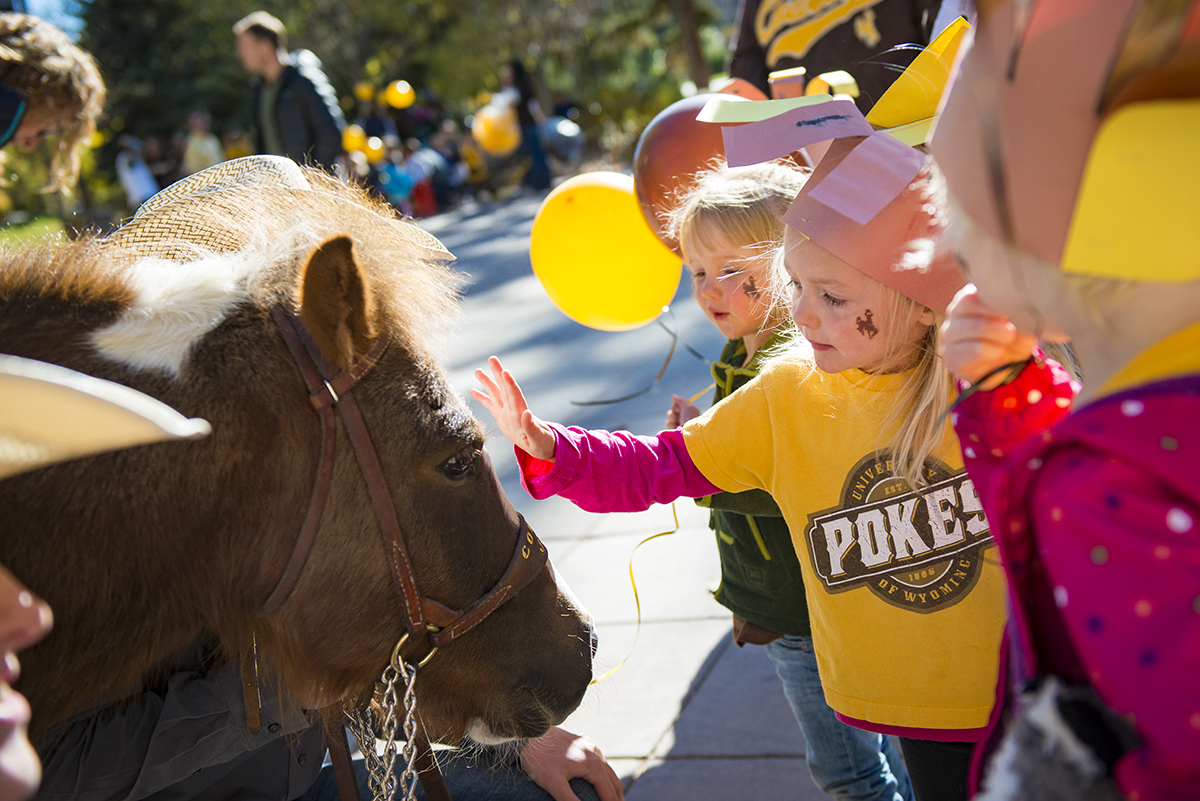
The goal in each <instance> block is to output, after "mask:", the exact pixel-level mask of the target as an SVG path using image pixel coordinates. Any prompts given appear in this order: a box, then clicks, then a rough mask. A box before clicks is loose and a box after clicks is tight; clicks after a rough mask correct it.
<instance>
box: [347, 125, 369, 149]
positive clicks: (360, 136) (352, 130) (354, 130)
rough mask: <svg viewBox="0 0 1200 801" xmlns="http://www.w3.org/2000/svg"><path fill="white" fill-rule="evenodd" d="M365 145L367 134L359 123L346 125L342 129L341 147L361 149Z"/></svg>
mask: <svg viewBox="0 0 1200 801" xmlns="http://www.w3.org/2000/svg"><path fill="white" fill-rule="evenodd" d="M366 145H367V135H366V134H365V133H363V129H362V126H361V125H347V126H346V130H344V131H342V147H343V148H345V149H346V150H362V149H363V148H364V147H366Z"/></svg>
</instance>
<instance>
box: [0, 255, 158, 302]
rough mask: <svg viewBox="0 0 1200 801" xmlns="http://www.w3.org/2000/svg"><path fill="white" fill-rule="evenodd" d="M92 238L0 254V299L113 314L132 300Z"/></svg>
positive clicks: (117, 270)
mask: <svg viewBox="0 0 1200 801" xmlns="http://www.w3.org/2000/svg"><path fill="white" fill-rule="evenodd" d="M100 250H101V249H100V248H99V247H98V245H97V243H96V242H95V240H85V241H81V242H67V241H65V240H50V241H47V242H43V243H40V244H37V245H33V246H30V247H27V248H24V249H22V250H14V251H5V252H3V253H0V304H3V305H6V306H9V307H10V308H13V309H14V310H15V309H17V308H22V307H24V308H39V309H43V310H51V309H56V308H57V309H62V310H68V309H69V310H95V311H97V312H101V313H105V314H118V313H120V312H121V311H123V310H125V309H126V308H128V307H129V306H130V305H131V304H132V303H133V301H134V299H135V293H134V290H133V288H132V286H131V285H130V284H129V283H128V282H127V281H126V280H125V276H124V273H123V271H122V270H121V269H120V268H119V266H118V265H117V264H116V263H114V262H113V261H111V260H108V259H106V258H105V257H104V256H103V254H102V253H101V252H100Z"/></svg>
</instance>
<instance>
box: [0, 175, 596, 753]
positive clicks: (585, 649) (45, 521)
mask: <svg viewBox="0 0 1200 801" xmlns="http://www.w3.org/2000/svg"><path fill="white" fill-rule="evenodd" d="M214 171H215V172H214ZM448 258H449V254H447V253H446V251H445V250H444V249H443V248H442V247H441V244H440V243H438V242H437V241H436V240H435V239H433V238H432V237H430V236H429V235H427V234H425V233H423V232H421V231H420V230H419V229H416V228H415V227H413V226H410V225H408V224H406V223H402V222H400V221H398V220H396V219H395V216H394V215H393V214H392V213H391V211H390V209H389V208H387V207H385V206H380V205H376V204H375V203H374V202H373V201H371V200H369V199H368V198H367V197H366V196H365V195H363V194H362V193H360V192H358V191H357V190H352V189H349V188H347V187H344V186H342V185H341V184H339V183H338V182H336V181H334V180H332V179H329V178H327V177H325V176H324V175H322V174H320V173H317V172H315V171H309V170H304V171H301V170H300V169H299V168H297V167H296V166H295V165H293V164H291V163H290V162H286V161H283V160H274V159H269V158H267V159H263V158H259V159H243V160H239V161H237V162H229V163H227V164H226V165H222V166H221V167H217V168H213V171H206V172H205V173H201V174H199V175H197V176H193V178H192V179H188V180H187V181H184V182H182V184H179V185H176V187H173V188H172V190H170V191H169V192H168V193H166V194H164V195H160V196H158V197H157V198H155V199H154V200H152V201H151V202H150V204H148V205H147V206H145V207H143V209H142V211H141V212H139V214H138V216H137V217H135V218H134V220H133V221H132V222H131V223H130V224H129V225H127V226H126V227H125V228H123V229H121V230H119V231H118V232H117V233H116V234H114V235H113V236H112V237H110V238H108V239H106V240H93V241H89V242H84V243H77V244H66V243H62V244H55V245H48V246H43V247H40V248H37V249H34V250H30V251H26V252H20V253H8V254H0V352H5V353H12V354H17V355H20V356H25V357H29V358H33V359H41V360H44V361H48V362H53V363H56V364H61V365H64V366H66V367H70V368H72V369H75V370H79V371H81V372H84V373H88V374H91V375H94V376H99V377H101V378H106V379H109V380H112V381H117V382H119V383H122V384H126V385H128V386H131V387H134V388H136V389H139V390H141V391H143V392H145V393H147V394H150V395H152V396H154V397H157V398H159V399H161V400H162V401H164V402H166V403H167V404H169V405H171V406H173V407H175V408H176V409H178V410H180V411H181V412H183V413H184V414H186V415H188V416H194V417H202V418H204V419H206V420H208V421H209V422H210V423H211V424H212V429H213V431H212V435H211V436H210V437H208V438H207V439H205V440H200V441H196V442H183V443H179V442H174V443H164V444H157V445H148V446H142V447H139V448H134V449H131V450H126V451H119V452H114V453H110V454H106V455H99V456H94V457H89V458H86V459H81V460H79V461H76V462H71V463H66V464H62V465H58V466H55V467H50V468H46V469H43V470H39V471H35V472H32V473H28V474H26V475H24V476H20V477H16V478H13V479H9V480H7V481H3V482H0V510H3V511H2V512H0V515H2V519H3V524H2V526H3V534H2V535H0V563H3V564H5V565H6V566H8V567H9V569H11V570H12V572H13V573H14V574H16V575H18V576H20V577H21V579H22V580H23V581H24V582H25V583H26V584H27V585H28V586H29V587H30V588H31V589H33V590H34V591H36V592H37V593H38V594H40V595H41V596H42V597H44V598H45V599H46V600H47V601H48V602H49V603H50V605H51V607H52V608H53V610H54V615H55V626H54V630H53V632H52V633H51V634H50V636H49V637H47V638H46V640H45V641H44V642H43V643H42V644H41V645H39V646H37V647H35V648H33V649H32V650H30V651H28V652H26V654H24V655H23V656H22V661H23V663H24V671H23V675H22V677H21V682H20V688H21V690H22V691H23V692H24V693H25V695H26V696H27V697H28V699H29V701H30V703H31V705H32V707H33V730H32V734H33V736H34V738H35V739H36V738H38V737H40V736H42V735H44V734H45V733H47V732H49V731H50V730H52V729H54V728H55V727H56V726H59V725H60V724H62V723H64V722H65V721H67V720H69V719H71V718H72V717H73V716H76V715H78V714H80V713H81V712H82V711H83V710H94V709H96V708H97V707H98V705H99V706H102V705H103V704H104V703H107V702H112V701H114V700H117V699H122V698H125V697H128V696H129V695H130V694H132V693H136V692H138V691H140V690H141V688H143V687H144V686H146V685H147V684H148V683H150V682H153V681H155V680H156V677H157V673H158V672H159V671H160V669H161V668H160V666H162V665H163V664H164V663H165V662H166V661H167V660H169V659H170V658H171V657H172V655H175V654H178V653H180V652H181V651H182V650H185V649H187V648H188V647H189V646H190V645H191V644H193V643H196V642H200V641H203V642H207V643H212V644H215V646H216V649H215V653H216V660H217V663H218V664H219V663H220V662H224V661H229V660H233V659H237V658H239V656H240V655H242V654H246V653H249V652H250V651H251V648H252V646H253V645H254V644H255V643H256V645H257V653H258V663H259V669H260V671H261V672H263V673H266V674H267V675H268V677H269V678H272V679H273V680H274V682H275V683H276V684H277V686H278V687H279V688H280V690H281V691H282V693H283V694H284V695H285V696H287V697H290V698H292V699H293V700H295V701H296V702H297V703H298V704H300V705H302V706H304V707H305V708H313V707H317V706H325V705H327V704H337V703H342V702H349V701H350V700H352V699H359V700H360V701H361V700H362V699H365V698H367V697H369V692H370V688H371V686H372V684H373V682H374V680H375V679H376V678H377V677H378V676H379V674H380V673H381V671H382V670H383V668H384V666H385V665H386V664H387V663H388V658H389V655H390V654H391V651H392V648H393V645H394V644H395V643H396V642H397V641H398V640H399V638H400V636H401V635H402V634H403V633H404V631H405V624H404V622H403V619H402V616H401V611H402V610H401V603H400V597H399V593H398V591H397V585H396V579H395V578H394V577H393V573H392V567H391V557H390V555H389V553H388V552H387V550H386V549H385V546H384V544H383V541H382V540H381V538H380V533H379V529H380V524H379V523H378V522H377V519H376V515H375V511H374V508H373V506H372V501H371V498H370V497H369V494H368V489H367V487H366V485H365V483H364V478H363V473H362V471H361V470H360V468H359V465H358V463H357V462H356V459H355V455H354V452H353V451H352V449H350V448H349V447H347V446H345V444H344V443H345V439H344V435H345V432H344V430H343V425H342V423H341V422H339V423H338V424H337V425H338V442H339V447H338V449H337V450H336V456H335V458H334V461H333V469H332V478H331V482H330V484H329V486H330V489H329V495H328V500H327V503H326V505H325V508H324V513H323V515H322V516H321V518H320V521H321V522H320V526H319V528H318V529H317V533H316V537H315V540H314V543H313V545H312V548H311V552H310V553H309V555H308V558H307V561H306V562H305V563H304V566H303V569H302V571H301V572H300V573H299V576H298V580H297V582H296V584H295V586H294V589H293V590H292V591H291V592H290V594H288V595H287V598H286V601H285V602H284V603H283V604H282V606H281V607H280V608H278V610H277V611H274V612H272V613H270V614H266V615H261V614H260V612H261V611H262V608H263V605H264V601H265V600H266V599H267V598H268V596H271V595H272V594H273V590H274V588H275V587H276V586H277V584H278V582H279V580H280V576H281V574H282V573H283V572H284V568H285V564H287V563H288V562H289V557H290V555H291V553H292V550H293V545H294V543H295V542H296V539H297V533H298V532H299V531H300V529H301V526H302V525H303V521H304V519H305V516H306V512H307V510H308V507H309V500H310V495H311V493H312V492H313V485H314V473H315V472H316V471H317V462H318V459H317V451H318V447H317V443H318V437H319V435H318V421H317V416H316V415H315V414H314V413H313V411H312V409H310V407H309V403H308V394H309V392H308V389H307V388H306V387H305V385H304V383H303V381H302V379H301V375H300V373H299V371H298V369H297V366H296V364H295V363H294V362H293V359H292V357H291V356H290V355H289V352H288V349H287V347H285V342H284V340H283V338H282V336H281V332H280V327H279V326H278V325H277V323H276V322H275V321H274V320H273V316H272V309H273V308H274V307H276V306H280V307H282V308H283V309H285V310H287V312H288V313H289V314H290V313H295V315H296V316H297V317H298V318H299V320H301V321H302V322H303V323H304V324H305V325H306V326H307V328H308V330H309V331H310V332H311V334H312V338H313V339H314V340H315V342H316V345H317V346H318V347H319V350H320V354H321V356H323V358H324V360H325V361H326V362H328V363H329V364H330V365H333V366H334V367H335V368H337V369H345V368H347V367H349V366H350V365H353V364H355V363H356V362H357V361H358V360H360V359H361V358H363V356H364V355H365V354H367V353H368V352H372V348H373V346H374V345H375V344H376V343H377V342H379V340H380V337H381V336H382V335H383V334H384V333H386V334H388V335H389V336H390V340H389V341H388V343H387V346H386V348H385V349H383V351H382V355H381V356H380V358H379V361H378V363H376V364H375V365H374V366H373V368H372V369H371V371H370V372H369V373H368V374H367V375H366V376H365V377H364V378H363V379H362V381H361V382H360V383H359V384H358V386H357V387H356V388H355V390H354V398H355V400H356V401H357V404H358V407H359V409H360V410H361V412H362V416H363V417H364V418H365V420H366V423H367V427H368V428H369V433H370V439H371V441H372V442H373V444H374V449H375V451H376V452H377V454H378V457H379V461H380V463H381V465H382V468H383V474H384V477H385V478H386V485H387V488H388V490H389V492H390V496H391V501H392V503H393V504H394V506H395V508H396V512H397V517H398V519H399V521H400V522H401V527H402V530H403V533H404V538H405V540H406V544H407V548H408V552H409V555H410V557H411V561H412V564H413V573H414V575H415V580H416V582H417V583H418V584H419V587H420V591H421V594H422V595H423V596H425V597H426V598H430V599H434V600H435V601H436V602H437V604H440V605H443V606H444V607H449V608H450V609H459V610H461V609H466V608H467V607H469V606H470V605H471V604H472V603H473V602H475V601H476V600H477V599H479V598H480V597H482V596H483V595H484V594H485V593H487V592H488V591H489V590H490V589H491V588H492V586H493V585H494V584H496V582H497V579H498V578H499V577H500V576H501V574H502V573H504V571H505V568H506V566H507V565H508V563H509V560H510V557H511V556H512V555H513V553H514V546H515V544H516V543H517V536H518V520H517V516H516V514H515V512H514V511H513V510H512V508H511V506H510V505H509V503H508V501H507V499H506V498H505V497H504V494H503V491H502V490H501V489H500V487H499V484H498V483H497V481H496V479H495V476H494V474H493V473H492V470H491V466H490V463H489V462H488V460H487V458H486V456H485V455H484V453H483V451H482V447H483V441H484V436H483V432H482V431H481V429H480V426H479V424H478V423H477V422H476V420H475V419H474V418H473V417H472V416H471V414H470V412H469V411H468V409H467V407H466V405H465V403H464V402H463V400H462V399H461V398H460V397H459V396H458V395H457V394H455V393H454V392H453V391H452V390H451V388H450V387H449V386H448V384H447V380H446V377H445V375H444V373H443V371H442V370H441V368H440V367H439V366H438V364H437V363H436V362H435V360H434V357H433V356H432V355H431V353H430V351H429V350H428V348H427V347H426V345H425V344H424V343H425V342H426V341H427V340H429V339H430V336H431V335H432V334H434V333H436V332H437V330H438V328H439V327H440V326H442V325H443V322H444V319H445V318H446V316H447V315H448V314H449V313H450V312H452V311H453V309H454V308H455V286H456V284H455V281H456V279H455V278H454V276H453V274H452V273H451V272H450V271H449V270H448V269H447V267H446V262H447V261H448ZM376 350H378V349H376ZM518 550H519V549H518ZM414 639H415V638H414ZM405 648H406V649H407V650H406V651H405V655H406V656H408V657H409V658H410V659H419V658H421V657H423V656H424V655H425V653H427V652H428V651H429V646H428V644H427V643H421V642H411V643H409V644H407V645H406V646H405ZM592 651H593V642H592V633H591V628H590V623H589V622H588V621H587V619H586V617H585V616H584V614H583V613H582V612H581V611H580V610H579V609H577V608H576V607H575V605H574V604H573V603H572V602H571V601H570V600H569V598H568V596H567V595H566V594H564V592H562V591H561V590H560V589H559V588H558V586H557V585H556V583H555V579H554V575H553V571H552V570H551V569H550V568H549V566H548V565H547V567H546V568H544V569H542V570H541V572H540V574H538V575H537V578H536V579H534V580H533V581H532V583H530V584H529V585H528V586H526V587H525V588H524V589H523V590H521V591H520V592H518V593H517V594H516V595H515V596H513V597H512V598H511V599H510V600H509V601H507V602H506V603H504V604H503V605H502V606H500V607H499V609H498V611H496V612H495V613H494V614H492V615H491V616H490V617H488V618H487V619H486V620H484V621H483V623H482V624H480V625H479V626H478V627H476V628H474V629H472V630H471V631H470V632H468V633H467V634H466V635H465V636H462V637H461V638H457V639H454V640H453V641H452V642H450V643H449V644H448V645H446V646H445V647H444V648H442V649H440V650H439V651H438V652H437V654H436V656H435V657H434V658H433V659H432V660H431V661H430V662H429V663H428V665H426V666H424V667H422V668H421V670H420V674H419V678H418V680H417V697H418V709H419V711H420V712H421V714H422V716H423V718H424V720H425V724H426V726H427V727H428V728H429V729H430V731H431V734H433V735H434V736H435V737H440V738H442V739H450V740H456V739H458V738H461V737H462V736H463V735H464V733H467V732H469V733H471V734H473V735H475V736H476V738H477V739H483V740H500V739H508V738H513V737H530V736H537V735H540V734H541V733H543V732H544V731H545V730H546V729H547V727H548V726H550V725H552V724H555V723H557V722H559V721H561V720H562V719H563V718H564V717H565V716H566V715H567V714H568V713H570V712H571V711H572V710H573V709H574V708H575V706H576V705H577V704H578V703H579V701H580V699H581V698H582V696H583V693H584V690H585V688H586V686H587V683H588V681H589V679H590V677H591V656H592Z"/></svg>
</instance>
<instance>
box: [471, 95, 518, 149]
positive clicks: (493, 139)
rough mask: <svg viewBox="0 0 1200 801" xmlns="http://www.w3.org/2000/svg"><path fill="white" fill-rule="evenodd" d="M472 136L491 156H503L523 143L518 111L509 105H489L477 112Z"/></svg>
mask: <svg viewBox="0 0 1200 801" xmlns="http://www.w3.org/2000/svg"><path fill="white" fill-rule="evenodd" d="M471 136H473V137H475V141H476V143H478V145H479V147H480V148H482V149H483V152H485V153H487V154H488V155H489V156H495V157H497V158H502V157H504V156H507V155H508V154H509V153H512V152H513V151H514V150H516V149H517V145H519V144H521V126H520V125H519V124H518V123H517V112H516V109H514V108H513V107H512V106H509V105H503V106H499V105H487V106H484V107H483V108H481V109H479V111H477V112H475V122H474V123H473V124H472V125H471Z"/></svg>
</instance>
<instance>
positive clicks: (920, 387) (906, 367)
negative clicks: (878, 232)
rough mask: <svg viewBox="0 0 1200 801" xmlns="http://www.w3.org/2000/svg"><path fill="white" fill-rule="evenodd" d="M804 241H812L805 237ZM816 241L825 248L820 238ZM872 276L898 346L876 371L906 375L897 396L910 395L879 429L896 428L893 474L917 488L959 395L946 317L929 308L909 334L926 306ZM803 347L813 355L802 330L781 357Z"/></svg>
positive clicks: (784, 284)
mask: <svg viewBox="0 0 1200 801" xmlns="http://www.w3.org/2000/svg"><path fill="white" fill-rule="evenodd" d="M796 233H797V234H798V235H799V236H801V237H803V236H804V235H803V234H799V232H796ZM805 240H806V241H811V240H807V238H806V237H805ZM813 244H814V245H816V246H817V247H820V245H817V243H815V242H813ZM785 255H786V250H785V248H784V246H783V245H782V244H781V245H780V247H779V248H778V249H777V250H776V252H775V258H774V261H773V266H774V270H773V276H772V281H771V288H772V292H773V294H775V295H776V296H779V297H785V296H786V293H788V292H789V289H788V287H789V284H790V279H789V278H788V276H787V273H786V271H785V269H784V257H785ZM870 280H871V281H872V282H874V283H876V284H879V286H880V287H882V288H883V292H884V295H883V297H884V304H883V313H882V314H881V315H880V317H881V319H883V320H885V321H886V322H885V325H886V327H887V330H886V331H884V332H882V333H884V334H885V335H886V337H887V339H889V340H891V341H893V342H896V343H897V345H896V347H895V349H894V350H893V351H892V352H891V353H889V354H887V355H886V357H885V358H884V360H883V361H882V362H881V363H880V364H879V365H876V366H875V367H874V368H872V369H873V372H876V373H881V374H882V373H907V375H905V376H903V378H902V379H901V383H900V386H899V387H897V389H896V393H895V397H897V398H903V399H907V402H906V403H893V404H891V405H890V406H889V407H888V408H887V409H886V411H884V412H883V415H882V420H881V422H880V425H879V430H880V431H881V432H889V431H890V432H892V436H891V439H890V440H889V441H888V443H887V444H886V446H885V447H886V448H887V449H889V450H890V451H891V457H892V474H893V475H894V476H896V477H897V478H900V479H903V480H904V481H906V482H907V483H908V485H909V487H911V488H913V489H914V490H916V489H920V488H921V487H922V486H924V485H926V484H927V483H928V481H927V480H926V477H925V473H924V466H925V460H926V459H927V458H928V457H929V456H930V454H932V453H933V452H934V451H936V450H938V449H939V448H940V447H941V446H942V444H943V443H944V442H945V439H946V435H947V433H948V432H949V420H948V419H947V412H948V410H949V409H950V404H951V403H952V402H953V400H954V395H955V382H954V376H953V375H951V373H950V370H949V369H947V367H946V364H945V362H944V361H942V357H941V356H940V347H941V336H942V335H941V324H942V320H943V318H944V315H942V314H940V313H938V312H934V311H932V310H930V311H931V313H932V314H933V320H934V321H933V325H931V326H929V327H927V328H926V329H925V331H924V333H923V334H921V335H920V336H918V337H916V338H911V337H909V338H906V337H905V336H904V334H905V330H904V329H906V328H907V326H908V325H909V322H910V321H911V320H912V318H913V315H914V313H915V312H917V311H919V310H921V309H924V308H926V307H925V306H923V305H922V304H920V303H919V302H917V301H915V300H913V299H912V298H910V297H908V296H907V295H903V294H901V293H900V292H897V291H896V290H894V289H892V288H891V287H889V286H886V285H884V284H882V283H880V282H879V281H876V280H875V279H873V278H872V279H870ZM798 350H800V351H804V352H806V353H808V354H811V348H809V346H808V341H807V340H806V339H804V336H803V335H802V334H801V333H800V332H799V331H798V330H797V331H796V332H795V333H794V334H793V335H792V338H791V340H790V341H789V342H788V344H787V346H786V347H784V348H781V350H780V352H779V354H778V355H779V356H780V357H785V358H786V357H787V356H788V355H789V354H791V355H792V358H794V356H795V353H796V351H798ZM806 361H807V362H808V364H809V367H810V369H811V370H812V371H813V372H817V373H819V371H818V370H817V367H816V364H815V363H814V362H813V361H812V360H811V357H810V358H808V359H806ZM889 396H890V395H889Z"/></svg>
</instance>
